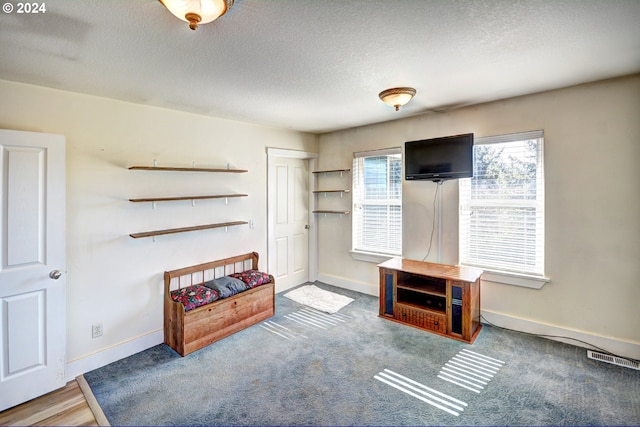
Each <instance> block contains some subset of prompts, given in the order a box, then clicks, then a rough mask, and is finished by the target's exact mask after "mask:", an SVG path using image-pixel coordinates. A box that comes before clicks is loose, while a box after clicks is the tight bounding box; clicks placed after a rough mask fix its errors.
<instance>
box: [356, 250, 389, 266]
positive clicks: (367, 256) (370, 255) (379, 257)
mask: <svg viewBox="0 0 640 427" xmlns="http://www.w3.org/2000/svg"><path fill="white" fill-rule="evenodd" d="M349 252H350V253H351V257H352V258H353V259H355V260H356V261H365V262H373V263H376V264H380V263H381V262H385V261H386V260H388V259H390V258H394V257H397V256H400V255H391V254H379V253H375V252H362V251H354V250H351V251H349Z"/></svg>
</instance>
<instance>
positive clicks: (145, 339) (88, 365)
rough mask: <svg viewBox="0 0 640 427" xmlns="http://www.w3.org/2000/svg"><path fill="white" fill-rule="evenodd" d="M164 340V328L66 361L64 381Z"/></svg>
mask: <svg viewBox="0 0 640 427" xmlns="http://www.w3.org/2000/svg"><path fill="white" fill-rule="evenodd" d="M163 342H164V330H162V329H161V330H158V331H155V332H152V333H150V334H148V335H144V336H142V337H139V338H135V339H132V340H130V341H127V342H124V343H122V344H118V345H115V346H113V347H110V348H107V349H105V350H102V351H100V352H98V353H94V354H91V355H89V356H85V357H82V358H79V359H76V360H72V361H70V362H67V364H66V366H65V373H64V376H65V381H66V382H69V381H72V380H73V379H75V378H76V377H77V376H78V375H82V374H85V373H87V372H89V371H93V370H94V369H98V368H101V367H103V366H105V365H108V364H109V363H113V362H116V361H118V360H120V359H124V358H125V357H129V356H132V355H134V354H136V353H140V352H141V351H143V350H146V349H148V348H151V347H153V346H154V345H158V344H162V343H163Z"/></svg>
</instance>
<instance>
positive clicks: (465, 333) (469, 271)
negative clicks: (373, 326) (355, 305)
mask: <svg viewBox="0 0 640 427" xmlns="http://www.w3.org/2000/svg"><path fill="white" fill-rule="evenodd" d="M378 268H379V270H380V317H382V318H385V319H389V320H393V321H395V322H400V323H404V324H406V325H410V326H414V327H416V328H420V329H423V330H426V331H429V332H433V333H436V334H439V335H443V336H446V337H449V338H453V339H456V340H459V341H464V342H467V343H469V344H471V343H473V341H474V340H475V339H476V337H477V336H478V333H479V332H480V329H481V328H482V325H481V324H480V276H481V275H482V273H483V271H482V270H480V269H478V268H473V267H456V266H453V265H445V264H434V263H429V262H422V261H413V260H409V259H402V258H392V259H390V260H387V261H385V262H383V263H382V264H379V265H378Z"/></svg>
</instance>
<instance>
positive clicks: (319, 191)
mask: <svg viewBox="0 0 640 427" xmlns="http://www.w3.org/2000/svg"><path fill="white" fill-rule="evenodd" d="M350 191H351V190H313V192H314V193H349V192H350Z"/></svg>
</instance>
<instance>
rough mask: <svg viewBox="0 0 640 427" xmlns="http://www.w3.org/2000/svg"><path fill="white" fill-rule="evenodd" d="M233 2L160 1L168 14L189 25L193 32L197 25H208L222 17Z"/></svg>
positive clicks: (206, 0) (228, 0)
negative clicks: (167, 10)
mask: <svg viewBox="0 0 640 427" xmlns="http://www.w3.org/2000/svg"><path fill="white" fill-rule="evenodd" d="M233 1H234V0H160V3H162V4H163V5H164V7H166V8H167V9H169V12H171V13H173V14H174V15H175V16H176V17H177V18H178V19H181V20H183V21H184V22H188V23H189V28H191V29H192V30H195V29H196V28H198V24H208V23H209V22H212V21H215V20H216V19H217V18H219V17H221V16H222V15H224V14H225V13H226V12H227V11H228V10H229V9H231V6H233Z"/></svg>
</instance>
